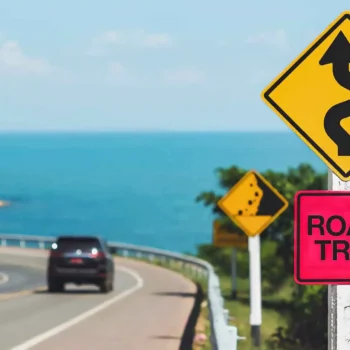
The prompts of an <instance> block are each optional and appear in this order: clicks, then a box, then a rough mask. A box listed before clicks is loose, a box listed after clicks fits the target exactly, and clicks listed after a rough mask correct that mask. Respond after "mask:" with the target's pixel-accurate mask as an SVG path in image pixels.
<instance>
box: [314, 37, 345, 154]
mask: <svg viewBox="0 0 350 350" xmlns="http://www.w3.org/2000/svg"><path fill="white" fill-rule="evenodd" d="M319 64H320V65H321V66H324V65H327V64H332V69H333V76H334V79H335V80H336V81H337V83H338V84H339V85H341V86H342V87H344V88H345V89H347V90H350V72H349V64H350V43H349V41H348V39H347V38H346V36H345V35H344V33H343V32H342V31H340V32H339V34H338V35H337V37H336V38H335V39H334V41H333V42H332V44H331V45H330V46H329V48H328V50H327V51H326V52H325V54H324V55H323V56H322V58H321V59H320V61H319ZM349 117H350V100H348V101H345V102H341V103H339V104H337V105H335V106H333V107H331V108H330V109H329V110H328V112H327V113H326V116H325V118H324V129H325V131H326V134H327V135H328V136H329V137H330V138H331V139H332V140H333V142H334V143H335V144H336V145H337V146H338V156H350V135H349V134H348V133H347V132H346V130H344V129H343V128H342V126H341V125H340V123H341V121H342V120H343V119H345V118H349Z"/></svg>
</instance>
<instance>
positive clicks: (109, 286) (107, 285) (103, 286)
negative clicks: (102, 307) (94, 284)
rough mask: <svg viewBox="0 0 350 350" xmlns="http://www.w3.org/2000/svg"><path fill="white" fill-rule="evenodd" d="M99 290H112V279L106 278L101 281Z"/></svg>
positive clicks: (106, 291)
mask: <svg viewBox="0 0 350 350" xmlns="http://www.w3.org/2000/svg"><path fill="white" fill-rule="evenodd" d="M100 290H101V292H102V293H109V292H111V291H112V290H113V281H109V280H108V279H107V278H106V279H105V280H104V281H102V282H101V284H100Z"/></svg>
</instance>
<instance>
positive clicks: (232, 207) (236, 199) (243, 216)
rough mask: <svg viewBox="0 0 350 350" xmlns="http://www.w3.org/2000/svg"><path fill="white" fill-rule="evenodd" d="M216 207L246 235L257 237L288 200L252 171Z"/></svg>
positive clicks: (278, 214) (276, 216)
mask: <svg viewBox="0 0 350 350" xmlns="http://www.w3.org/2000/svg"><path fill="white" fill-rule="evenodd" d="M218 206H219V207H220V208H221V210H222V211H223V212H224V213H225V214H226V215H227V216H228V217H229V218H231V220H232V221H233V222H234V223H235V224H236V225H237V226H238V227H240V228H241V229H242V230H243V231H244V232H245V233H246V235H247V236H252V237H253V236H256V235H259V234H261V233H262V232H263V231H264V230H265V229H266V228H267V227H268V226H269V225H271V224H272V223H273V222H274V221H275V220H276V219H277V218H278V217H279V216H280V215H281V214H282V212H283V211H285V210H286V209H287V207H288V201H287V200H286V199H285V198H284V197H283V196H282V195H281V194H280V193H279V192H278V191H277V190H276V189H275V188H273V187H272V185H271V184H270V183H269V182H268V181H267V180H266V179H265V178H264V177H263V176H262V175H260V174H259V173H257V172H256V171H250V172H248V173H247V174H245V175H244V176H243V178H242V179H241V180H240V181H239V182H238V183H237V184H236V185H235V186H234V187H232V189H231V190H230V191H229V192H228V193H227V194H226V195H225V196H224V197H222V198H221V199H220V201H219V202H218Z"/></svg>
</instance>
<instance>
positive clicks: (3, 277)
mask: <svg viewBox="0 0 350 350" xmlns="http://www.w3.org/2000/svg"><path fill="white" fill-rule="evenodd" d="M9 279H10V278H9V276H8V275H7V274H6V273H4V272H0V284H5V283H7V282H8V281H9Z"/></svg>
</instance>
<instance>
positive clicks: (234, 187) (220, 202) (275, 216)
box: [218, 170, 289, 237]
mask: <svg viewBox="0 0 350 350" xmlns="http://www.w3.org/2000/svg"><path fill="white" fill-rule="evenodd" d="M251 174H254V175H255V176H257V177H259V178H260V179H261V181H263V182H264V184H265V185H266V186H267V187H268V188H269V189H270V190H271V191H272V192H273V193H274V194H275V195H276V197H278V198H279V199H281V201H282V202H283V203H284V206H283V207H282V208H281V209H280V210H279V211H278V212H277V213H276V214H275V215H273V216H272V217H271V221H270V222H269V223H267V224H265V225H263V226H262V227H261V228H260V230H259V231H257V233H255V234H253V235H252V234H250V233H248V232H247V231H248V230H247V229H246V228H245V227H244V225H242V224H241V223H239V222H238V221H237V220H236V219H235V217H234V216H231V215H230V214H229V213H227V212H226V211H225V209H224V208H222V203H223V201H224V199H225V198H227V197H228V196H230V195H233V192H234V191H235V189H236V188H237V187H238V186H240V185H241V184H242V183H243V182H244V181H245V179H246V178H247V177H248V176H250V175H251ZM288 205H289V203H288V201H287V199H285V198H284V197H283V196H282V195H281V194H280V193H279V192H278V191H277V190H276V189H275V188H274V187H273V186H272V185H271V184H270V183H269V182H268V181H267V180H266V179H265V178H264V177H263V176H262V175H261V174H259V173H258V172H257V171H255V170H250V171H248V172H247V173H246V174H245V175H244V176H243V177H242V178H241V179H240V180H239V181H238V182H237V183H236V184H235V185H234V186H233V187H232V188H231V189H230V190H229V191H228V192H227V193H226V194H225V196H223V197H222V198H221V199H220V200H219V201H218V206H219V207H220V209H221V210H222V211H223V212H224V213H225V214H226V215H227V216H228V217H229V218H230V219H231V220H232V221H233V222H234V223H235V224H236V225H237V226H238V227H239V228H240V229H241V230H242V231H244V233H245V234H246V235H247V236H249V237H255V236H258V235H260V234H261V233H262V232H263V231H264V230H265V229H266V228H267V227H268V226H270V225H271V224H272V223H273V222H274V221H275V220H276V219H277V218H278V217H279V216H280V215H281V214H282V213H283V212H284V211H285V210H286V209H287V208H288Z"/></svg>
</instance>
